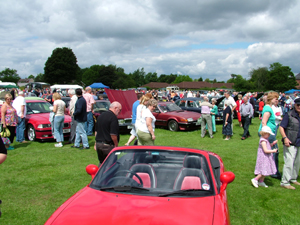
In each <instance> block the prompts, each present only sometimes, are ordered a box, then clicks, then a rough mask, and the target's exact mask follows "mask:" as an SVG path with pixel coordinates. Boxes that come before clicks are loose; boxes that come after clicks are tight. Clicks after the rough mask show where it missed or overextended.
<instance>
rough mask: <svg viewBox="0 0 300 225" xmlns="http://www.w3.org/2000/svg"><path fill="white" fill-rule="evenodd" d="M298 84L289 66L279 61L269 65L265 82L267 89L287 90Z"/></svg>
mask: <svg viewBox="0 0 300 225" xmlns="http://www.w3.org/2000/svg"><path fill="white" fill-rule="evenodd" d="M297 85H298V83H297V82H296V78H295V75H294V73H293V72H292V70H291V68H290V67H289V66H282V65H281V64H280V63H273V64H271V65H270V71H269V79H268V82H267V84H266V87H267V89H268V90H275V91H281V92H283V91H287V90H290V89H292V88H295V87H296V86H297Z"/></svg>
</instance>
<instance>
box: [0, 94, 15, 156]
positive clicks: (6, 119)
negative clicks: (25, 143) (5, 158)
mask: <svg viewBox="0 0 300 225" xmlns="http://www.w3.org/2000/svg"><path fill="white" fill-rule="evenodd" d="M11 100H12V95H11V94H6V95H5V102H4V103H3V105H2V107H1V121H2V124H3V129H5V128H7V129H8V130H9V132H10V136H9V137H8V138H5V137H2V141H3V143H4V145H5V147H6V149H7V150H13V149H15V148H14V147H12V146H10V144H12V143H13V142H14V137H15V134H16V126H17V123H18V119H17V111H16V110H15V109H14V108H13V107H12V105H11Z"/></svg>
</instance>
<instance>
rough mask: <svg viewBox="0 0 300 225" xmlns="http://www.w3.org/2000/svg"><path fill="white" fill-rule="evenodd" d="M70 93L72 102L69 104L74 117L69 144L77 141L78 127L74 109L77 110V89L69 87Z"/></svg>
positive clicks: (71, 114)
mask: <svg viewBox="0 0 300 225" xmlns="http://www.w3.org/2000/svg"><path fill="white" fill-rule="evenodd" d="M68 94H69V96H70V98H71V101H70V104H69V112H70V116H71V117H72V122H71V134H70V137H69V142H68V144H71V143H75V138H76V127H77V121H76V120H75V119H74V115H73V114H74V110H75V104H76V102H77V99H78V98H77V96H76V95H75V90H74V89H69V90H68Z"/></svg>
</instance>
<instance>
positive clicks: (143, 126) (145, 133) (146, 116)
mask: <svg viewBox="0 0 300 225" xmlns="http://www.w3.org/2000/svg"><path fill="white" fill-rule="evenodd" d="M146 107H147V108H146V109H145V110H143V112H142V118H141V121H140V126H139V130H138V132H137V135H138V140H139V145H154V140H155V135H154V129H155V125H154V124H155V121H156V119H155V117H154V116H153V114H152V112H153V110H154V109H155V108H156V107H157V101H156V100H155V99H150V100H149V101H148V103H147V106H146Z"/></svg>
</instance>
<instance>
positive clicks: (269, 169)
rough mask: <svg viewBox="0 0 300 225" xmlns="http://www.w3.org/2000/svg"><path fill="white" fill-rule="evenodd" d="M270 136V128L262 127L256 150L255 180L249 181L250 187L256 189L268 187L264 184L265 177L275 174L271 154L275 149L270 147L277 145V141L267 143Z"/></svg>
mask: <svg viewBox="0 0 300 225" xmlns="http://www.w3.org/2000/svg"><path fill="white" fill-rule="evenodd" d="M270 134H272V135H274V133H273V132H272V130H271V128H270V127H268V126H263V127H262V128H261V131H260V135H261V137H260V139H259V146H258V150H257V158H256V165H255V171H254V174H257V176H256V177H255V178H253V179H252V180H251V182H252V185H253V186H254V187H256V188H258V186H262V187H266V188H267V187H268V186H267V185H266V184H265V182H264V179H265V176H269V175H272V174H275V173H276V166H275V161H274V158H273V154H272V153H275V152H276V151H277V149H272V148H271V146H273V145H275V144H276V143H277V140H276V141H274V142H273V143H272V144H270V142H269V141H268V138H269V136H270Z"/></svg>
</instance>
